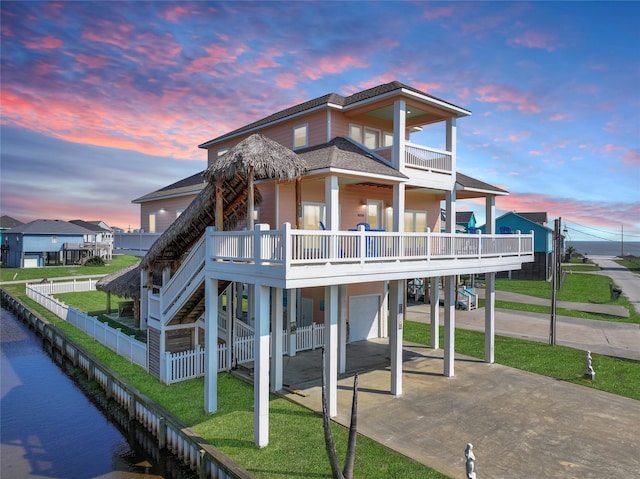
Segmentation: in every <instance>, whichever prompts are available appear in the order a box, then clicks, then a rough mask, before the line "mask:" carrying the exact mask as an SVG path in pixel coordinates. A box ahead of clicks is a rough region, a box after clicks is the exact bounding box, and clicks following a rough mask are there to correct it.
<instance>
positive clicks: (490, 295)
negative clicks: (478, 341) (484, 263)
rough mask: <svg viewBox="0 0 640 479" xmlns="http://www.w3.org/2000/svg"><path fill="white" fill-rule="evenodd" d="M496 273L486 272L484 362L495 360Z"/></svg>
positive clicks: (491, 362)
mask: <svg viewBox="0 0 640 479" xmlns="http://www.w3.org/2000/svg"><path fill="white" fill-rule="evenodd" d="M495 302H496V274H495V273H485V300H484V362H485V363H489V364H493V363H494V362H495V345H496V309H495Z"/></svg>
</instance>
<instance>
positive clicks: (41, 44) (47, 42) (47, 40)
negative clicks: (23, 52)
mask: <svg viewBox="0 0 640 479" xmlns="http://www.w3.org/2000/svg"><path fill="white" fill-rule="evenodd" d="M23 44H24V46H25V47H27V48H31V49H33V50H51V49H54V48H60V47H61V46H62V40H60V39H59V38H55V37H52V36H46V37H43V38H41V39H39V40H38V41H34V42H23Z"/></svg>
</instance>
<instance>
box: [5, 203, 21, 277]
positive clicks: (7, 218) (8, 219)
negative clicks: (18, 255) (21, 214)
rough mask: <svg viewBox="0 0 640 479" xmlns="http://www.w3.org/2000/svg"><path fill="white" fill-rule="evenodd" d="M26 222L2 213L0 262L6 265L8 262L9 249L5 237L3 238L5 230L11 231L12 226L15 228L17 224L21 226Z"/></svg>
mask: <svg viewBox="0 0 640 479" xmlns="http://www.w3.org/2000/svg"><path fill="white" fill-rule="evenodd" d="M22 224H24V223H23V222H22V221H18V220H17V219H15V218H12V217H11V216H8V215H2V216H1V217H0V262H1V263H2V264H4V265H6V264H7V257H6V255H7V252H8V251H9V249H8V245H5V242H4V239H3V238H2V234H3V233H4V232H5V231H9V230H10V229H11V228H15V227H16V226H20V225H22Z"/></svg>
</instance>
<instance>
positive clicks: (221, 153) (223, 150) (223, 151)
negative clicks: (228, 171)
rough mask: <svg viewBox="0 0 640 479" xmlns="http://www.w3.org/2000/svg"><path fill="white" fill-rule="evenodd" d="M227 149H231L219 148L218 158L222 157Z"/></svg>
mask: <svg viewBox="0 0 640 479" xmlns="http://www.w3.org/2000/svg"><path fill="white" fill-rule="evenodd" d="M227 151H229V148H221V149H219V150H218V153H217V155H218V158H220V157H221V156H222V155H224V154H225V153H226V152H227Z"/></svg>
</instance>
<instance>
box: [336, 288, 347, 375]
mask: <svg viewBox="0 0 640 479" xmlns="http://www.w3.org/2000/svg"><path fill="white" fill-rule="evenodd" d="M338 301H339V302H340V306H339V308H338V343H339V344H340V349H339V351H338V372H339V373H340V374H343V373H344V372H345V371H346V370H347V342H348V340H349V338H348V337H347V285H345V284H341V285H340V286H339V287H338Z"/></svg>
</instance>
